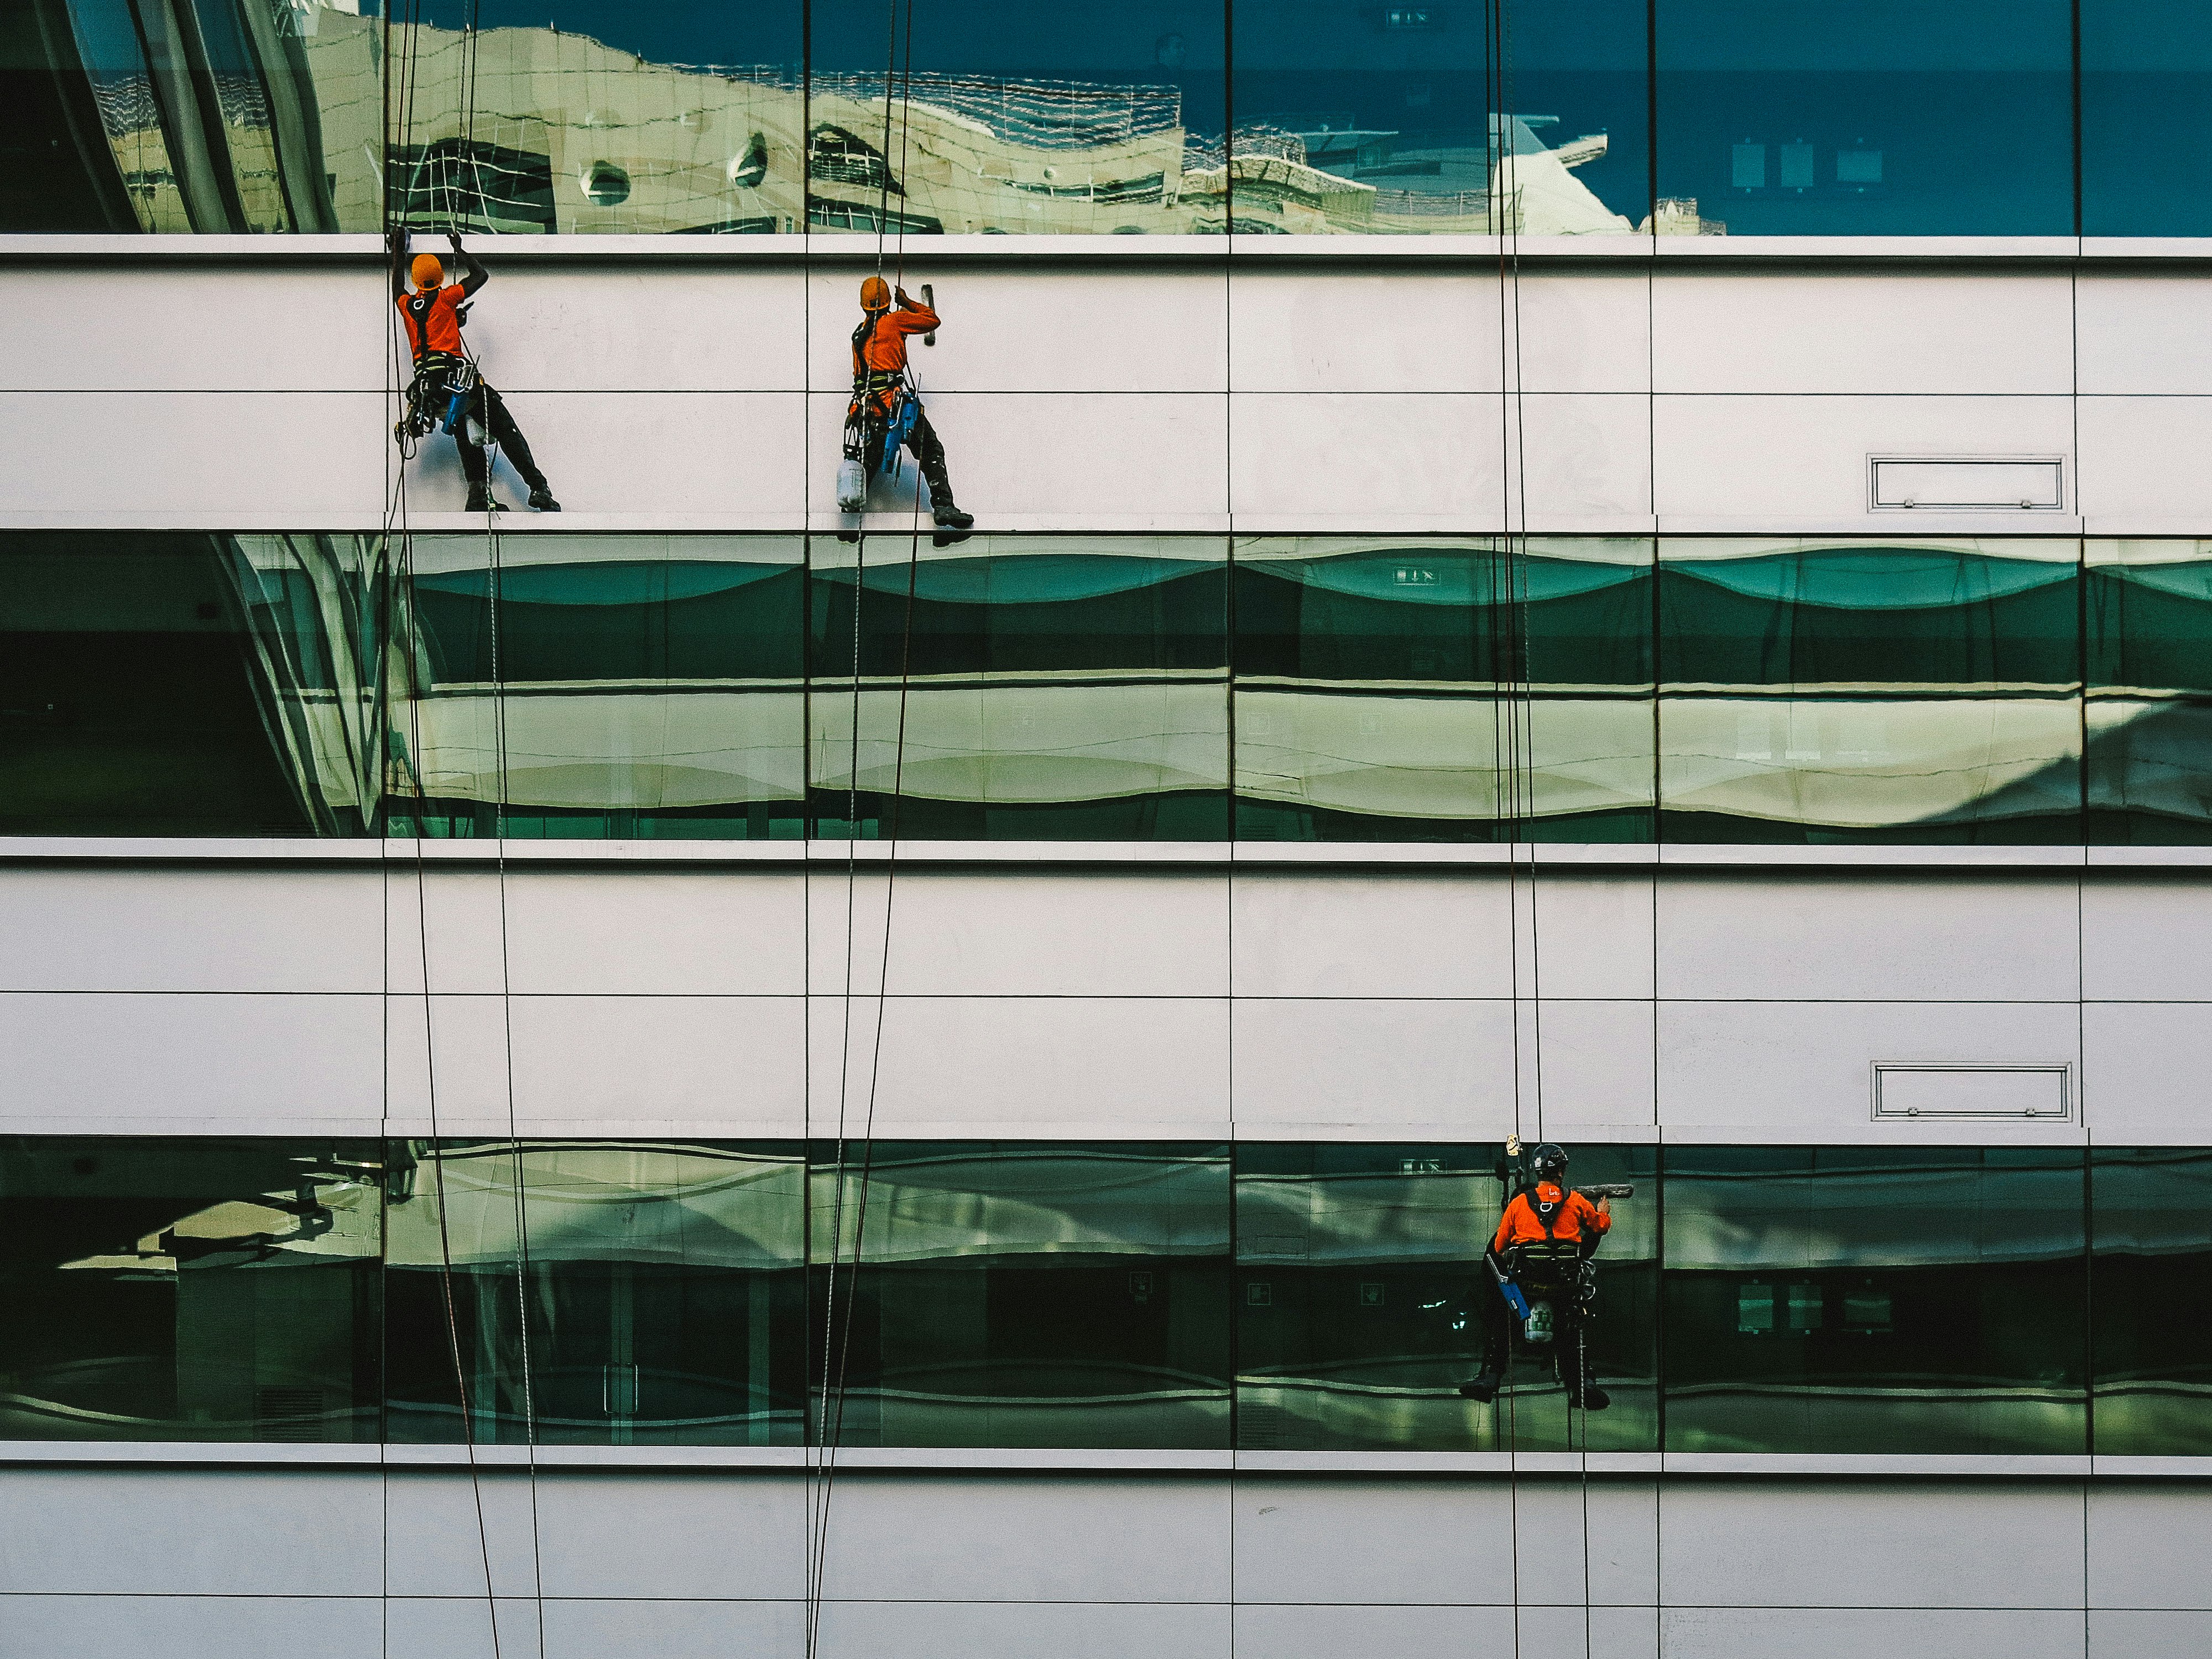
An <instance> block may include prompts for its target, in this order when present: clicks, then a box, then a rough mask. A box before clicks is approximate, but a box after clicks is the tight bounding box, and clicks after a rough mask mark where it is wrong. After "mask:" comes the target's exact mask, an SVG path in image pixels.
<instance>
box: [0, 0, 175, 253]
mask: <svg viewBox="0 0 2212 1659" xmlns="http://www.w3.org/2000/svg"><path fill="white" fill-rule="evenodd" d="M95 52H96V46H95V48H94V52H88V51H87V50H86V47H85V46H81V45H80V44H79V41H78V39H77V36H76V31H75V30H73V29H72V28H71V27H70V6H69V5H68V4H67V3H66V0H21V3H18V4H15V5H11V6H8V7H5V8H0V109H5V110H6V111H7V112H8V125H9V138H8V145H7V155H8V169H7V173H6V176H5V177H0V232H7V233H9V234H21V233H22V232H25V231H64V232H75V233H77V234H87V233H100V232H131V231H137V230H138V229H140V228H142V227H141V225H140V223H139V222H138V217H137V214H136V213H135V212H134V211H133V210H132V204H131V197H130V196H129V195H128V194H127V193H126V191H125V185H124V182H123V179H122V177H121V174H120V171H119V169H118V164H117V163H118V158H117V156H116V155H115V153H114V151H113V150H112V149H111V148H110V146H109V143H108V141H107V136H106V131H105V130H104V129H103V127H102V126H101V124H100V103H99V100H98V98H97V97H96V95H95V90H94V89H95V88H96V87H98V86H100V85H101V84H102V83H101V82H100V81H99V80H97V79H96V78H95V75H94V70H95V69H96V67H97V66H98V64H99V59H98V58H97V56H96V55H95ZM131 52H132V54H133V56H134V57H135V56H136V54H137V42H136V40H132V41H131Z"/></svg>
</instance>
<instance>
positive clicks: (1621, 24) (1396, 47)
mask: <svg viewBox="0 0 2212 1659" xmlns="http://www.w3.org/2000/svg"><path fill="white" fill-rule="evenodd" d="M1233 27H1234V35H1235V40H1234V47H1235V49H1234V52H1233V54H1232V56H1233V58H1234V65H1235V66H1234V70H1233V73H1232V82H1231V105H1232V106H1233V108H1234V111H1235V118H1236V125H1235V131H1234V132H1233V133H1232V134H1231V138H1230V143H1229V145H1228V154H1227V155H1221V154H1219V153H1218V147H1217V153H1216V154H1214V155H1210V156H1209V157H1208V158H1207V160H1208V163H1209V168H1210V170H1209V172H1208V173H1207V174H1206V177H1207V178H1208V179H1218V178H1219V177H1221V176H1222V173H1223V172H1224V171H1225V173H1226V175H1227V178H1228V180H1229V195H1230V197H1231V200H1230V203H1229V206H1230V209H1231V224H1232V228H1234V229H1235V230H1236V231H1237V234H1240V235H1246V234H1275V235H1284V234H1290V235H1301V234H1304V235H1316V234H1338V235H1340V234H1367V235H1398V236H1407V235H1413V236H1421V235H1440V234H1462V235H1503V234H1514V235H1522V236H1620V235H1628V234H1633V233H1635V232H1636V231H1638V230H1639V229H1640V230H1644V231H1647V232H1648V231H1649V230H1650V228H1651V192H1650V165H1649V163H1650V144H1649V142H1648V132H1649V127H1650V121H1649V116H1650V101H1649V100H1650V93H1649V87H1648V79H1647V75H1646V57H1647V52H1646V29H1645V9H1644V0H1595V3H1587V4H1583V5H1580V6H1576V7H1571V8H1570V7H1561V6H1555V5H1542V4H1536V3H1532V0H1499V3H1495V4H1492V3H1484V4H1479V5H1469V6H1365V7H1353V6H1343V5H1337V4H1332V3H1325V0H1244V3H1241V4H1239V5H1237V7H1236V8H1235V10H1234V24H1233ZM1193 176H1194V177H1196V176H1197V175H1193ZM1212 188H1213V189H1214V190H1215V191H1219V189H1220V188H1221V186H1220V185H1218V184H1216V185H1212ZM1671 206H1672V207H1673V209H1674V211H1673V212H1672V213H1670V216H1669V217H1670V222H1669V223H1668V225H1667V226H1665V227H1664V228H1668V229H1674V228H1677V226H1676V224H1675V223H1674V222H1671V221H1673V220H1676V219H1679V217H1680V204H1671ZM1688 217H1689V219H1690V220H1691V221H1692V223H1694V221H1695V219H1696V209H1695V206H1694V205H1692V206H1691V207H1690V208H1689V210H1688ZM1206 228H1212V227H1210V226H1208V227H1206Z"/></svg>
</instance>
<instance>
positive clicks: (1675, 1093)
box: [1658, 1001, 2093, 1146]
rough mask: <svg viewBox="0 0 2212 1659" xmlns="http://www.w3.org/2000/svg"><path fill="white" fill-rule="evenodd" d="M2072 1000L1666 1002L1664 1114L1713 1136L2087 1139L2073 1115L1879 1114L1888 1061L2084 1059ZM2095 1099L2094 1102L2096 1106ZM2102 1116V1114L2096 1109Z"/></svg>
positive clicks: (1927, 1141) (1674, 1130) (1671, 1133)
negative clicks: (1879, 1065) (1955, 1119)
mask: <svg viewBox="0 0 2212 1659" xmlns="http://www.w3.org/2000/svg"><path fill="white" fill-rule="evenodd" d="M2079 1051H2080V1042H2079V1039H2078V1036H2077V1032H2076V1028H2075V1020H2074V1018H2073V1010H2072V1009H2071V1008H2067V1009H2064V1010H2060V1011H2054V1010H2053V1009H2052V1008H2051V1007H2050V1006H2048V1005H2047V1004H2039V1003H2018V1002H2012V1003H2007V1002H1949V1003H1946V1002H1771V1001H1770V1002H1662V1003H1661V1004H1660V1005H1659V1090H1658V1093H1659V1121H1660V1124H1661V1127H1662V1128H1663V1129H1664V1130H1665V1131H1666V1133H1667V1134H1668V1137H1670V1138H1674V1137H1680V1138H1682V1139H1691V1140H1707V1141H1748V1142H1752V1143H1754V1144H1756V1143H1759V1142H1763V1141H1771V1142H1781V1143H1787V1142H1792V1141H1797V1142H1806V1141H1813V1142H1818V1141H1834V1142H1842V1143H1846V1144H1856V1143H1861V1142H1882V1143H1887V1144H1891V1145H1899V1146H1941V1145H1948V1144H1951V1143H1954V1142H1956V1141H1958V1140H1960V1139H1967V1140H1972V1141H1976V1142H1981V1141H1990V1142H1992V1143H1995V1144H1999V1145H2004V1146H2047V1145H2051V1144H2053V1142H2054V1141H2055V1142H2059V1143H2063V1144H2078V1143H2079V1142H2080V1140H2081V1132H2080V1130H2079V1129H2078V1128H2077V1127H2075V1125H2074V1124H2072V1123H2071V1122H2068V1121H2059V1122H2050V1123H2039V1122H2034V1121H2021V1122H2017V1123H2013V1122H2008V1123H2006V1124H2004V1125H2003V1126H2002V1132H2001V1133H2000V1131H1999V1130H1998V1127H1997V1126H1996V1125H1995V1124H1987V1125H1977V1126H1976V1127H1975V1131H1974V1132H1973V1133H1965V1132H1964V1131H1963V1130H1962V1128H1961V1127H1960V1125H1958V1124H1956V1123H1947V1122H1938V1121H1918V1120H1905V1121H1899V1120H1897V1119H1894V1118H1886V1119H1883V1120H1882V1121H1880V1122H1876V1121H1875V1120H1874V1110H1873V1093H1874V1081H1873V1079H1874V1066H1875V1062H1877V1061H1894V1062H1899V1063H1918V1064H1923V1065H1924V1064H1929V1063H1936V1064H1952V1065H1966V1066H1984V1065H2008V1064H2014V1065H2018V1064H2028V1065H2039V1066H2040V1065H2050V1066H2075V1065H2078V1063H2079ZM2092 1110H2093V1108H2092Z"/></svg>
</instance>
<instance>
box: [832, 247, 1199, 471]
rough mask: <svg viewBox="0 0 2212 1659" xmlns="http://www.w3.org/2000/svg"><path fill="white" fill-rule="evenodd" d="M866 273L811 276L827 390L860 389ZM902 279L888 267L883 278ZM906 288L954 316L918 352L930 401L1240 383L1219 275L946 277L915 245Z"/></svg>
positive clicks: (916, 368)
mask: <svg viewBox="0 0 2212 1659" xmlns="http://www.w3.org/2000/svg"><path fill="white" fill-rule="evenodd" d="M867 274H868V273H867V271H866V269H865V268H863V267H854V266H846V267H844V268H842V269H841V270H835V271H817V273H816V274H815V275H814V276H813V277H812V278H811V282H810V283H809V286H808V289H807V300H808V308H807V317H806V327H807V329H808V330H809V331H810V338H811V343H810V344H809V346H808V348H807V354H808V355H807V371H808V374H809V375H810V376H811V380H810V384H811V386H813V388H814V389H815V390H817V391H823V390H828V389H832V388H842V387H845V386H849V385H850V384H851V382H852V376H853V331H854V329H855V328H857V327H859V326H860V319H861V316H862V313H861V310H860V283H861V282H862V281H863V279H864V278H865V277H866V275H867ZM896 275H897V273H896V271H895V270H892V269H891V268H890V266H889V265H888V264H887V265H886V267H885V269H884V281H886V282H890V281H891V280H893V278H894V277H895V276H896ZM902 280H903V283H904V285H905V288H906V290H907V293H908V295H910V296H911V297H912V298H914V299H915V300H920V299H921V284H922V283H929V284H930V285H931V288H932V289H933V291H934V299H935V303H936V309H937V313H938V315H939V318H940V319H943V326H942V327H941V328H939V330H938V331H937V343H936V344H934V345H930V344H927V343H925V341H924V338H923V337H921V336H915V337H913V338H912V339H910V341H909V342H908V348H907V350H908V363H909V366H910V367H911V368H912V369H913V372H914V378H915V384H916V385H918V386H921V391H922V396H923V398H925V399H927V398H928V397H929V396H930V394H931V393H933V392H1102V393H1103V392H1213V393H1215V394H1217V395H1218V394H1219V393H1220V392H1222V391H1223V390H1224V389H1225V387H1226V386H1228V384H1229V357H1228V345H1227V329H1228V278H1227V276H1226V273H1225V272H1224V271H1222V270H1219V269H1212V270H1208V269H1205V268H1203V267H1201V268H1198V269H1191V268H1189V267H1185V268H1182V269H1180V270H1165V269H1162V268H1159V267H1157V266H1154V267H1149V268H1145V267H1139V268H1133V269H1126V270H1112V269H1109V270H1066V269H1054V268H1052V267H1049V266H1048V267H1044V268H1042V269H1030V270H1024V269H1022V268H1020V267H1018V266H1017V267H1014V268H1012V269H1002V270H993V269H991V268H989V267H988V266H987V265H981V264H967V265H963V266H957V267H953V268H951V269H947V268H946V267H945V266H942V265H939V266H934V267H933V266H932V265H931V264H929V263H928V261H927V251H926V250H920V249H917V248H915V246H913V245H911V244H909V245H908V250H907V267H906V273H905V276H904V277H903V279H902ZM947 441H948V442H950V440H949V439H948V440H947ZM956 477H957V475H956Z"/></svg>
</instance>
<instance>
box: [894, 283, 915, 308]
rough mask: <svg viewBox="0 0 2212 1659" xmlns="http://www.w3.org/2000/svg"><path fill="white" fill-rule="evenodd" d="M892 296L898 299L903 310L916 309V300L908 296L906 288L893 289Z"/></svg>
mask: <svg viewBox="0 0 2212 1659" xmlns="http://www.w3.org/2000/svg"><path fill="white" fill-rule="evenodd" d="M891 297H892V298H893V299H895V300H896V301H898V303H899V309H900V310H901V311H912V310H913V309H914V301H911V300H909V299H908V298H907V297H906V290H905V289H902V288H895V289H892V290H891Z"/></svg>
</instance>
